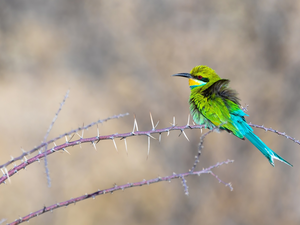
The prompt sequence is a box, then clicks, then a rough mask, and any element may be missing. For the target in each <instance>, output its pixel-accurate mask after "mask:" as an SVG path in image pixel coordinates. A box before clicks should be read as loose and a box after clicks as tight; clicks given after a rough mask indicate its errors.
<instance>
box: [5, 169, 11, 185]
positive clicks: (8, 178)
mask: <svg viewBox="0 0 300 225" xmlns="http://www.w3.org/2000/svg"><path fill="white" fill-rule="evenodd" d="M4 170H5V173H6V176H7V179H8V181H9V183H11V180H10V177H9V174H8V171H7V169H6V167H4Z"/></svg>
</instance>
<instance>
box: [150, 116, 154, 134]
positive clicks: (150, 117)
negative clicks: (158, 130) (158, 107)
mask: <svg viewBox="0 0 300 225" xmlns="http://www.w3.org/2000/svg"><path fill="white" fill-rule="evenodd" d="M150 120H151V125H152V130H155V126H154V123H153V118H152V114H151V112H150Z"/></svg>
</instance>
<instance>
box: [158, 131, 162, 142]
mask: <svg viewBox="0 0 300 225" xmlns="http://www.w3.org/2000/svg"><path fill="white" fill-rule="evenodd" d="M158 142H159V143H160V142H161V133H159V137H158Z"/></svg>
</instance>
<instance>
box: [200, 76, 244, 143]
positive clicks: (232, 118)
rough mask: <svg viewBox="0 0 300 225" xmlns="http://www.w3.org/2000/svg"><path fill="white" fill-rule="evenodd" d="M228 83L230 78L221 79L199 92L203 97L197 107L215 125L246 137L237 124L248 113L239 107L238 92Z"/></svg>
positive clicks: (240, 136) (238, 135)
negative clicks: (229, 86)
mask: <svg viewBox="0 0 300 225" xmlns="http://www.w3.org/2000/svg"><path fill="white" fill-rule="evenodd" d="M228 83H229V80H225V79H222V80H219V81H217V82H215V83H214V84H213V85H211V86H210V87H209V88H208V89H206V90H205V91H203V92H202V93H199V95H200V94H201V95H202V96H203V98H202V100H201V102H200V104H199V103H198V105H197V108H198V109H200V110H199V111H200V112H201V114H202V115H203V116H204V117H205V118H206V119H207V120H209V121H210V122H211V123H213V124H214V125H215V126H220V127H221V128H222V129H225V130H227V131H229V132H232V133H233V134H234V135H236V136H237V137H239V138H244V135H243V134H242V133H241V132H240V130H239V128H238V126H237V125H238V124H237V122H238V121H237V120H244V117H243V116H244V115H246V114H245V113H244V112H243V111H242V110H241V109H240V107H239V105H240V104H239V99H238V97H237V93H236V92H235V91H233V90H231V89H229V88H228V87H227V86H228Z"/></svg>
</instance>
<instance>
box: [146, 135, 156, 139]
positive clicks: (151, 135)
mask: <svg viewBox="0 0 300 225" xmlns="http://www.w3.org/2000/svg"><path fill="white" fill-rule="evenodd" d="M147 135H148V136H149V137H151V138H153V139H155V140H156V138H155V137H153V136H152V135H151V134H147Z"/></svg>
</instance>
